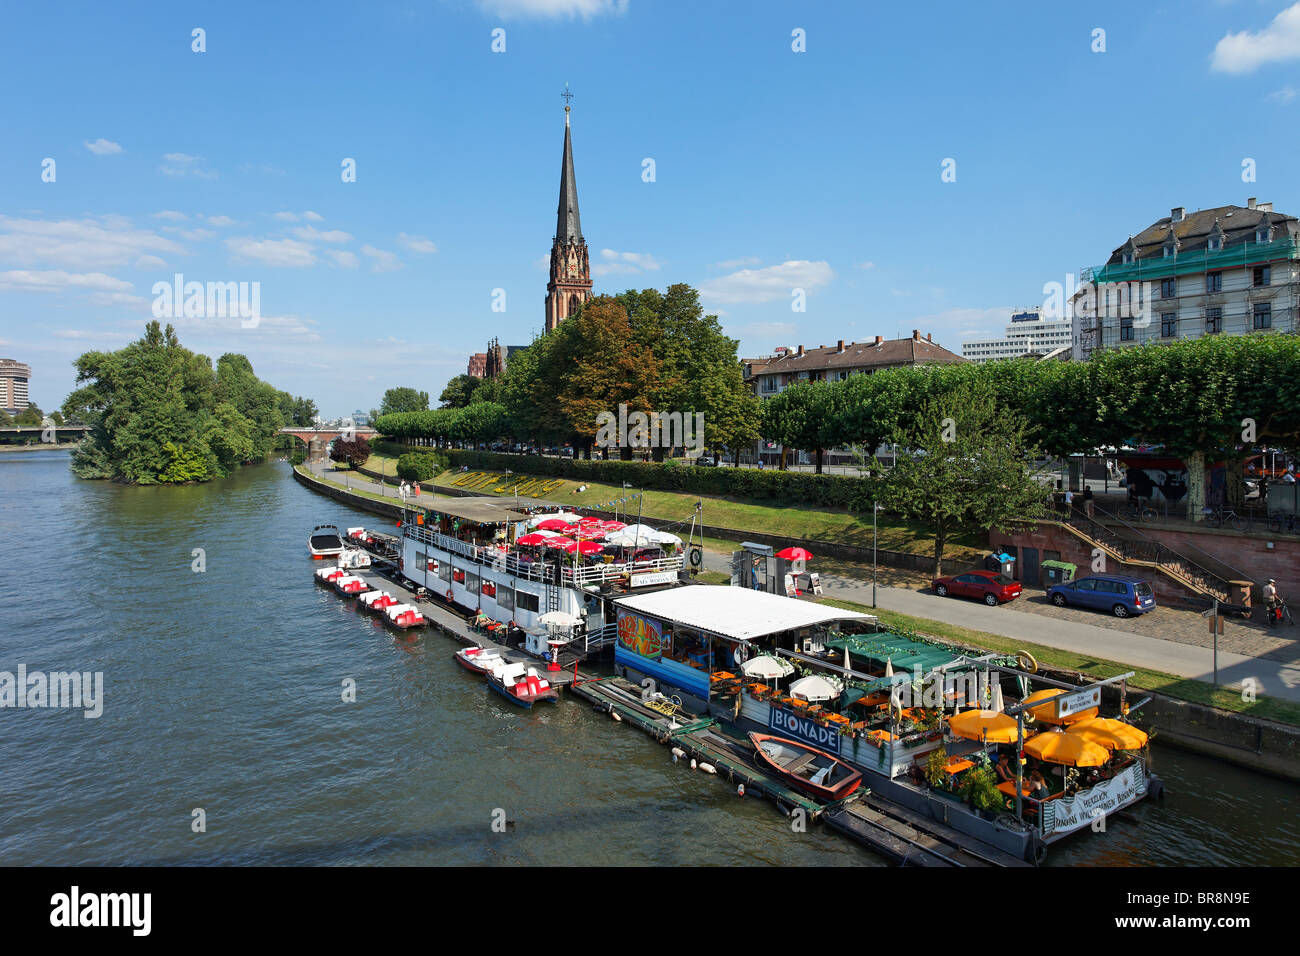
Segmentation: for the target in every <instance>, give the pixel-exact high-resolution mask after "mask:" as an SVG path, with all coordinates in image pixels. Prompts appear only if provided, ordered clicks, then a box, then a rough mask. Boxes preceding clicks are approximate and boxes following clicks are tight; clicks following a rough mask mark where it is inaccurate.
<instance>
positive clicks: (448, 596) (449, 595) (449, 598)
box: [447, 588, 452, 603]
mask: <svg viewBox="0 0 1300 956" xmlns="http://www.w3.org/2000/svg"><path fill="white" fill-rule="evenodd" d="M451 600H452V595H451V588H447V602H448V603H451Z"/></svg>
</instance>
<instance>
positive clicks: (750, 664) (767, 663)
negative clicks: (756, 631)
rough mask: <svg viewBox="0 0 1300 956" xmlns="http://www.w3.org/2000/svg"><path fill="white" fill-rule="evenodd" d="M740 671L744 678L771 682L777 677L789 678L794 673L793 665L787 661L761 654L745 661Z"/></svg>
mask: <svg viewBox="0 0 1300 956" xmlns="http://www.w3.org/2000/svg"><path fill="white" fill-rule="evenodd" d="M740 670H741V672H742V673H743V674H744V675H745V676H746V677H759V678H762V679H763V680H772V679H774V678H777V677H789V676H790V675H791V674H793V673H794V665H793V664H791V663H790V662H789V661H783V660H781V658H779V657H773V656H772V655H771V654H763V655H761V656H759V657H752V658H750V659H749V660H747V661H745V663H744V664H742V665H741V667H740Z"/></svg>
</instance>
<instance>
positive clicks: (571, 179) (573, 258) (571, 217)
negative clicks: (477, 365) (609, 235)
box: [546, 90, 591, 332]
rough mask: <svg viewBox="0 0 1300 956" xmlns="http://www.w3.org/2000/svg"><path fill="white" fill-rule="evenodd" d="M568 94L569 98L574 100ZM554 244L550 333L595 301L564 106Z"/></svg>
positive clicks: (548, 319)
mask: <svg viewBox="0 0 1300 956" xmlns="http://www.w3.org/2000/svg"><path fill="white" fill-rule="evenodd" d="M570 95H572V94H570V93H569V92H568V91H567V90H566V91H565V97H566V98H567V97H568V96H570ZM556 219H557V221H556V225H555V239H554V241H553V242H552V244H551V281H550V282H548V283H546V331H547V332H549V331H551V330H552V329H554V328H555V327H556V326H557V325H559V324H560V323H561V322H562V321H564V320H565V319H567V318H568V317H569V316H571V315H573V313H574V312H576V311H577V309H578V306H579V305H581V304H582V303H583V302H586V301H587V300H588V299H590V298H591V263H590V262H589V260H588V256H587V241H586V240H585V239H583V238H582V222H581V220H580V219H579V218H578V182H577V178H576V177H575V176H574V172H573V142H572V139H571V138H570V134H569V106H568V103H565V106H564V158H563V160H562V161H561V163H560V205H559V209H558V211H557V216H556Z"/></svg>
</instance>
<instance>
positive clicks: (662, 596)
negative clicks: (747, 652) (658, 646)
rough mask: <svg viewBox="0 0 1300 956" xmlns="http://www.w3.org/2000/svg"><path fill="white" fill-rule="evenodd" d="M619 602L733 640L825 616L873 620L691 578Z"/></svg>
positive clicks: (826, 619)
mask: <svg viewBox="0 0 1300 956" xmlns="http://www.w3.org/2000/svg"><path fill="white" fill-rule="evenodd" d="M614 603H615V604H617V605H618V606H619V607H620V608H626V609H627V610H629V611H636V612H638V613H640V614H648V615H650V616H651V617H655V618H658V619H659V620H661V621H670V622H672V623H673V624H680V625H682V626H683V627H690V628H694V629H696V630H699V631H705V632H707V633H709V634H716V635H718V636H719V637H726V638H730V639H731V640H734V641H752V640H755V639H756V638H760V637H765V636H767V635H769V634H779V633H781V632H782V631H789V630H793V629H795V628H799V627H811V626H813V625H815V624H825V623H827V622H830V621H874V620H876V618H875V617H874V616H873V615H870V614H861V613H859V612H858V611H845V610H841V609H840V608H836V607H827V606H826V605H823V604H811V603H809V602H807V601H798V600H795V599H794V598H788V597H781V596H780V595H778V594H768V593H766V592H764V591H751V590H749V589H747V588H738V587H724V586H719V585H706V584H696V585H687V586H684V587H679V588H669V589H667V590H664V591H657V592H655V593H653V594H638V595H637V596H635V597H627V598H620V599H618V600H617V601H615V602H614Z"/></svg>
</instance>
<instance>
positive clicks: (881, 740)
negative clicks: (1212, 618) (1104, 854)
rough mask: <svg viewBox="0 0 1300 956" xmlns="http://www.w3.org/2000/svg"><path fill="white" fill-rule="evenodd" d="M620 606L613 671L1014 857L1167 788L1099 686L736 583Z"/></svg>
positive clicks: (636, 598)
mask: <svg viewBox="0 0 1300 956" xmlns="http://www.w3.org/2000/svg"><path fill="white" fill-rule="evenodd" d="M613 603H614V604H615V606H616V609H617V610H616V614H617V623H618V643H617V645H616V647H615V652H614V661H615V669H616V671H617V672H618V673H619V675H620V676H622V677H624V678H625V679H627V680H629V681H632V682H640V683H641V684H642V685H643V686H645V687H648V688H653V689H655V690H658V691H661V692H663V693H671V692H675V693H676V694H678V695H680V699H681V700H682V704H683V706H684V707H685V708H686V709H688V710H690V711H693V712H695V713H698V714H702V715H708V716H711V717H714V718H716V719H718V720H719V721H722V722H723V723H724V724H727V723H729V724H732V725H733V726H735V727H736V728H737V729H738V730H740V731H742V732H744V733H749V732H755V731H756V732H759V733H765V734H771V735H773V736H776V737H781V738H785V739H788V740H791V741H793V742H796V743H800V744H804V745H809V746H812V747H815V748H817V749H819V750H822V751H825V752H826V753H828V754H830V755H832V756H834V757H837V758H838V759H840V760H842V761H844V762H846V763H847V764H849V765H850V766H852V767H855V768H857V769H859V770H861V771H863V777H864V786H866V787H869V788H870V789H871V791H872V792H873V793H874V794H876V795H879V796H881V797H884V798H885V799H887V800H890V801H893V802H894V803H896V804H898V805H900V806H902V807H905V808H907V809H909V810H911V811H914V812H916V813H917V814H919V815H920V816H922V817H924V818H927V819H932V820H935V821H938V822H940V823H942V824H944V825H945V826H947V827H949V828H951V829H954V830H956V831H958V832H960V833H963V834H966V835H968V836H970V837H973V838H975V839H977V840H979V841H981V842H983V843H985V844H987V845H989V846H992V847H996V848H997V849H999V850H1001V851H1004V852H1006V853H1008V854H1011V855H1013V856H1016V857H1018V858H1021V859H1024V860H1027V861H1031V862H1039V861H1041V859H1042V858H1043V856H1044V854H1045V848H1046V847H1047V846H1048V845H1050V844H1052V843H1055V842H1057V841H1059V840H1061V839H1064V838H1065V837H1066V836H1068V835H1070V834H1071V833H1074V832H1076V831H1078V830H1081V829H1085V828H1088V827H1090V826H1092V825H1093V824H1094V823H1095V821H1096V820H1097V819H1098V818H1099V817H1104V816H1108V815H1110V814H1112V813H1114V812H1116V811H1118V810H1121V809H1123V808H1124V807H1127V806H1130V805H1131V804H1134V803H1136V802H1137V801H1139V800H1141V799H1143V798H1144V797H1146V796H1147V795H1156V796H1158V795H1160V794H1161V793H1162V791H1163V786H1162V784H1161V783H1160V781H1159V779H1158V778H1157V777H1155V776H1154V775H1153V774H1152V773H1151V771H1150V769H1149V766H1148V758H1147V752H1146V749H1145V747H1146V735H1145V734H1143V733H1142V732H1141V731H1140V730H1137V729H1136V728H1134V727H1131V726H1130V725H1128V724H1126V723H1122V722H1120V721H1106V720H1099V719H1097V713H1098V706H1099V704H1100V701H1101V686H1102V684H1091V685H1087V686H1085V687H1074V686H1071V685H1068V684H1064V683H1061V682H1058V681H1054V680H1050V679H1047V678H1045V677H1043V676H1041V675H1038V674H1037V673H1036V667H1037V665H1036V664H1035V663H1034V662H1033V660H1032V658H1029V656H1028V655H1023V656H1021V657H1008V656H1006V655H983V656H975V657H972V656H967V655H963V654H960V653H956V652H954V651H953V650H952V649H950V648H947V647H944V646H941V645H938V644H933V643H930V642H927V641H924V640H920V639H918V638H915V637H908V636H903V635H899V634H895V633H891V632H888V631H883V630H882V629H881V627H880V625H879V623H878V621H877V619H876V618H875V617H873V616H872V615H868V614H862V613H858V612H854V611H845V610H838V609H835V608H832V607H828V606H826V605H820V604H812V603H808V602H803V601H797V600H791V599H790V598H785V597H780V596H777V595H772V594H766V593H762V592H759V591H751V590H747V589H742V588H738V587H729V588H727V587H682V588H677V589H674V590H670V591H661V592H658V593H655V594H646V595H632V596H627V597H623V598H619V599H616V600H615V601H614V602H613ZM754 675H761V676H754ZM1128 676H1131V675H1123V676H1122V677H1118V678H1112V679H1111V680H1110V681H1106V682H1103V683H1112V682H1118V683H1119V684H1120V688H1121V700H1124V690H1125V685H1124V680H1125V679H1126V678H1127V677H1128ZM786 679H788V684H787V685H786V686H785V689H784V690H782V681H783V680H786ZM1034 685H1040V689H1038V690H1037V691H1035V690H1033V687H1034ZM1125 706H1126V704H1121V708H1124V707H1125ZM963 707H965V708H966V709H964V710H963V709H962V708H963ZM1115 725H1118V726H1115ZM1044 728H1046V732H1042V731H1043V729H1044ZM998 747H1001V748H1002V750H1003V752H1004V753H1005V754H1006V757H1007V759H1006V760H1005V761H1001V762H1000V763H1001V766H1002V767H1003V774H1004V775H1006V776H1008V778H1009V779H1005V780H1001V781H999V780H998V774H997V768H996V767H995V766H994V757H995V756H996V751H997V748H998ZM1126 748H1127V749H1126ZM1031 761H1040V762H1041V763H1039V765H1038V767H1039V769H1036V770H1033V771H1032V772H1031V771H1030V770H1027V767H1030V765H1031ZM1040 781H1041V789H1040V788H1039V787H1040ZM832 822H833V821H832Z"/></svg>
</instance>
